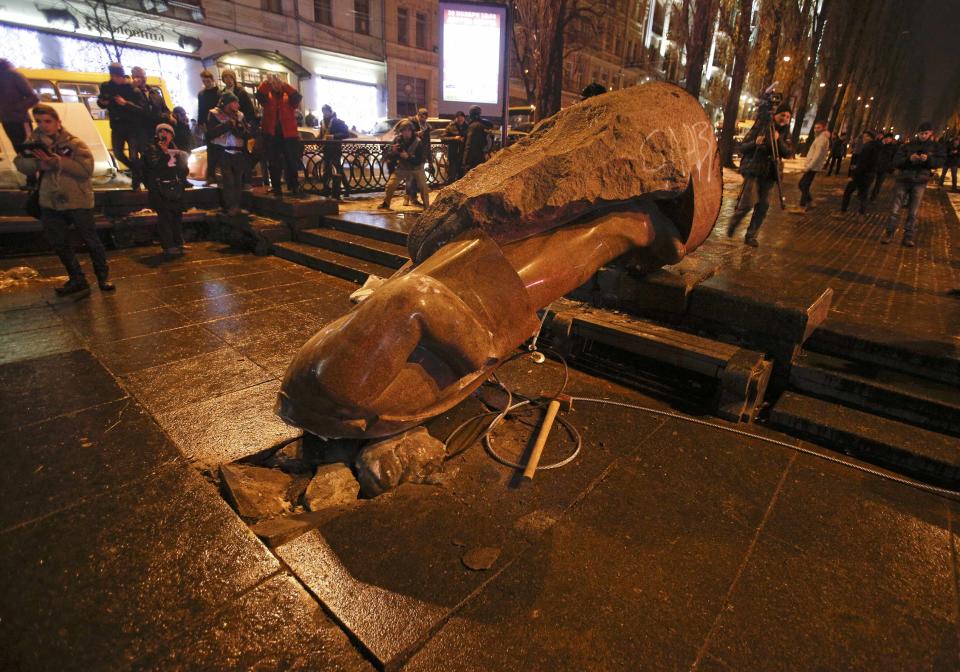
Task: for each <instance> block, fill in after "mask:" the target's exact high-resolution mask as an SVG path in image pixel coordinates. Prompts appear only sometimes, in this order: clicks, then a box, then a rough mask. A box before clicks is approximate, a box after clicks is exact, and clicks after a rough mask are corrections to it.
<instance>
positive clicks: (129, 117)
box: [97, 63, 147, 191]
mask: <svg viewBox="0 0 960 672" xmlns="http://www.w3.org/2000/svg"><path fill="white" fill-rule="evenodd" d="M109 71H110V81H108V82H104V83H103V84H101V85H100V95H99V96H98V97H97V105H99V106H100V107H101V108H103V109H105V110H106V111H107V114H108V115H109V116H110V142H111V144H112V145H113V156H114V157H115V158H116V159H117V161H119V162H120V163H122V164H123V165H125V166H126V167H127V168H129V169H130V179H131V181H132V182H133V185H132V186H133V190H134V191H139V190H140V183H141V182H142V181H143V180H142V176H141V174H140V152H141V151H142V150H143V148H142V146H141V145H142V139H143V133H142V130H141V127H140V124H141V120H142V118H143V114H144V111H145V110H146V107H147V99H146V98H145V97H144V96H143V94H142V93H141V92H140V91H139V90H137V88H136V87H135V86H134V85H133V84H131V83H130V82H128V81H127V78H126V74H125V73H124V70H123V66H122V65H120V64H119V63H111V64H110V67H109ZM124 145H126V147H127V149H128V150H129V152H130V153H129V154H127V153H126V152H125V151H124Z"/></svg>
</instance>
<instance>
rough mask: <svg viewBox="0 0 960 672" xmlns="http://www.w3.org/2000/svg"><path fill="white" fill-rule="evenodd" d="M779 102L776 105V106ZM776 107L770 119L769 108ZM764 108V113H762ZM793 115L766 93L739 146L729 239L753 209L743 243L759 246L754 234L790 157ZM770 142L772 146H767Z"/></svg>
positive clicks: (728, 229) (777, 99)
mask: <svg viewBox="0 0 960 672" xmlns="http://www.w3.org/2000/svg"><path fill="white" fill-rule="evenodd" d="M778 103H779V104H778ZM775 104H778V106H777V108H776V110H775V112H774V113H773V116H770V112H769V109H770V108H771V107H773V106H774V105H775ZM764 107H766V108H767V109H766V111H764V109H763V108H764ZM792 117H793V112H792V111H791V110H790V107H789V106H788V105H786V104H785V103H780V102H779V96H777V95H776V94H768V97H767V99H766V100H764V101H763V102H762V103H761V112H760V117H759V118H758V119H757V121H756V122H755V123H754V125H753V127H752V128H751V129H750V132H749V133H747V136H746V137H745V138H744V140H743V143H742V144H741V145H740V155H741V156H742V157H743V158H742V159H741V161H740V174H741V175H743V189H742V191H741V192H740V200H739V201H738V202H737V208H736V210H734V212H733V216H732V217H731V219H730V225H729V226H728V227H727V236H729V237H733V235H734V234H735V233H736V232H737V227H738V226H740V222H742V221H743V218H744V217H746V216H747V213H748V212H750V209H751V208H753V216H752V217H751V218H750V226H749V227H747V234H746V236H745V237H744V242H745V243H746V244H747V245H750V246H751V247H757V246H759V243H758V242H757V233H759V232H760V227H761V226H763V220H764V218H765V217H766V216H767V210H769V209H770V190H771V189H772V188H773V187H774V185H776V184H777V183H778V182H779V181H780V175H781V172H782V170H783V162H782V159H785V158H786V159H789V158H790V157H791V156H793V144H792V143H791V142H790V119H791V118H792ZM771 138H772V142H774V143H776V145H775V147H771Z"/></svg>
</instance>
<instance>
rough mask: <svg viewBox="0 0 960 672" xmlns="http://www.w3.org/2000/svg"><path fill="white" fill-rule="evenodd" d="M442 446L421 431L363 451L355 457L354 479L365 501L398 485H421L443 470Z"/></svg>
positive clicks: (384, 441)
mask: <svg viewBox="0 0 960 672" xmlns="http://www.w3.org/2000/svg"><path fill="white" fill-rule="evenodd" d="M444 455H445V453H444V449H443V443H442V442H440V441H439V440H437V439H435V438H433V437H432V436H430V433H429V432H427V430H426V429H425V428H423V427H417V428H415V429H411V430H410V431H408V432H404V433H403V434H398V435H397V436H392V437H390V438H388V439H384V440H383V441H378V442H377V443H373V444H371V445H369V446H367V447H366V448H364V449H363V450H362V451H361V452H360V455H359V456H358V457H357V479H358V480H359V481H360V487H361V490H362V492H363V495H364V496H365V497H376V496H377V495H381V494H383V493H384V492H387V491H388V490H392V489H393V488H395V487H397V486H398V485H400V484H401V483H423V482H424V481H425V480H426V479H427V478H428V477H429V476H431V475H432V474H435V473H437V472H439V471H441V470H442V469H443V458H444Z"/></svg>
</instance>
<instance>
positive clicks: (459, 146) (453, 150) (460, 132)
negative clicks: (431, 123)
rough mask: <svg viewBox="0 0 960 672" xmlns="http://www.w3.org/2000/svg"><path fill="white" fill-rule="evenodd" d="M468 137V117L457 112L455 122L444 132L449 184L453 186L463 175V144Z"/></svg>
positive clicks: (454, 117)
mask: <svg viewBox="0 0 960 672" xmlns="http://www.w3.org/2000/svg"><path fill="white" fill-rule="evenodd" d="M466 137H467V115H465V114H464V113H463V112H457V113H456V114H455V115H454V116H453V121H451V122H450V123H449V124H447V128H446V129H445V130H444V131H443V140H444V141H445V142H446V144H447V184H452V183H454V182H456V181H457V180H459V179H460V176H461V175H463V143H464V140H465V139H466Z"/></svg>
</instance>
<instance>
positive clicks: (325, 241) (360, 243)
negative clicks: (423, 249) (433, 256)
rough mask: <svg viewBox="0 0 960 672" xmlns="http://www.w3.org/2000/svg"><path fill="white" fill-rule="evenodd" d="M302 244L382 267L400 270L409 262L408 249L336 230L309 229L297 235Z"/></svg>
mask: <svg viewBox="0 0 960 672" xmlns="http://www.w3.org/2000/svg"><path fill="white" fill-rule="evenodd" d="M297 240H298V241H299V242H301V243H307V244H309V245H315V246H317V247H322V248H323V249H326V250H332V251H334V252H339V253H340V254H345V255H347V256H350V257H356V258H357V259H364V260H366V261H372V262H374V263H375V264H380V265H381V266H389V267H390V268H400V267H401V266H403V265H404V264H405V263H407V261H409V257H408V256H407V248H405V247H404V246H403V245H397V244H396V243H387V242H384V241H382V240H377V239H375V238H367V237H365V236H358V235H356V234H353V233H347V232H346V231H337V230H336V229H308V230H305V231H300V232H298V234H297Z"/></svg>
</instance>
